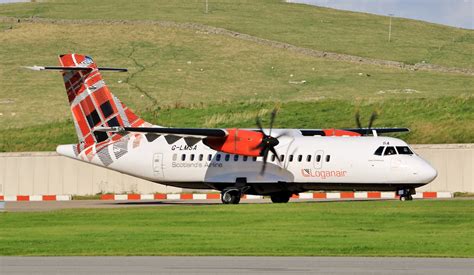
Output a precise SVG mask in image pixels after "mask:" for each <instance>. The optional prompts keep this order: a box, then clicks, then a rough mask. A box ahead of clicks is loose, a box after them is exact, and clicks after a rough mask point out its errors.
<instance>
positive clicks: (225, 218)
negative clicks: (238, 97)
mask: <svg viewBox="0 0 474 275" xmlns="http://www.w3.org/2000/svg"><path fill="white" fill-rule="evenodd" d="M473 207H474V201H473V200H449V201H434V200H433V201H412V202H404V203H401V202H399V201H375V202H318V203H290V204H285V205H277V204H263V205H262V204H241V205H231V206H229V205H212V206H205V205H200V206H175V207H160V208H155V207H153V208H127V209H112V210H110V209H80V210H78V209H76V210H62V211H54V212H36V213H0V223H1V225H2V226H1V227H0V255H257V256H261V255H281V256H283V255H284V256H296V255H298V256H313V255H324V256H330V255H336V256H402V257H408V256H416V257H474V239H473V238H472V236H473V234H474V212H473V211H472V209H473Z"/></svg>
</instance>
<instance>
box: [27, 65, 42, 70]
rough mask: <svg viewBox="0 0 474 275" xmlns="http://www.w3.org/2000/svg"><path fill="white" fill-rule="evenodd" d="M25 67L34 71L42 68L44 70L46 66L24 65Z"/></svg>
mask: <svg viewBox="0 0 474 275" xmlns="http://www.w3.org/2000/svg"><path fill="white" fill-rule="evenodd" d="M23 68H25V69H28V70H32V71H41V70H44V67H41V66H36V65H34V66H23Z"/></svg>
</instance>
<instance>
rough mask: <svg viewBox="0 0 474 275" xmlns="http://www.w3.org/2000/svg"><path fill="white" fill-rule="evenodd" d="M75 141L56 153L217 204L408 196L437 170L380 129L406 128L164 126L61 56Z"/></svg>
mask: <svg viewBox="0 0 474 275" xmlns="http://www.w3.org/2000/svg"><path fill="white" fill-rule="evenodd" d="M59 60H60V63H61V66H60V67H38V66H34V67H30V68H31V69H34V70H58V71H61V72H62V74H63V78H64V84H65V86H66V91H67V97H68V99H69V103H70V106H71V111H72V115H73V118H74V125H75V127H76V132H77V137H78V139H79V143H78V144H69V145H59V146H58V147H57V152H58V153H59V154H61V155H64V156H67V157H70V158H74V159H78V160H81V161H85V162H89V163H92V164H95V165H99V166H104V167H106V168H108V169H112V170H115V171H119V172H122V173H125V174H129V175H133V176H136V177H140V178H143V179H147V180H150V181H153V182H157V183H162V184H166V185H171V186H176V187H183V188H192V189H217V190H219V191H221V192H222V196H221V197H222V202H223V203H225V204H237V203H239V201H240V198H241V196H242V195H243V194H255V195H269V196H270V197H271V200H272V201H273V202H275V203H284V202H288V200H289V199H290V197H291V195H292V194H296V193H299V192H304V191H308V190H339V191H343V190H351V191H371V190H377V191H396V192H397V194H398V195H399V196H400V199H401V200H411V199H412V194H414V193H415V188H417V187H420V186H422V185H425V184H427V183H429V182H431V181H432V180H433V179H434V178H435V177H436V175H437V172H436V170H435V169H433V167H431V166H430V165H429V164H428V163H427V162H426V161H424V160H423V159H422V158H420V157H419V156H417V155H416V154H414V153H413V151H412V150H411V149H410V147H409V146H408V145H407V144H406V143H405V142H404V141H402V140H400V139H396V138H391V137H383V136H379V134H383V133H392V132H407V131H408V129H406V128H371V124H372V121H373V119H374V118H375V117H372V118H371V122H370V124H369V127H368V128H361V127H360V122H359V119H358V117H357V122H358V125H359V128H351V129H272V127H273V121H274V119H275V115H276V112H275V111H274V112H272V115H271V122H270V128H269V129H263V127H262V125H261V122H260V119H259V118H257V126H258V129H236V128H231V129H202V128H167V127H161V126H157V125H152V124H150V123H148V122H145V121H144V120H143V119H141V118H140V117H138V116H137V115H135V114H134V113H133V112H132V111H131V110H130V109H129V108H128V107H127V106H125V105H124V104H123V103H121V102H120V101H119V99H118V98H116V97H115V96H114V95H112V93H111V92H110V90H109V88H108V87H107V86H106V85H105V82H104V81H103V80H102V76H101V74H100V71H101V70H102V71H126V69H115V68H98V67H97V66H96V64H95V63H94V61H93V60H92V59H91V58H90V57H88V56H84V55H79V54H66V55H61V56H60V57H59Z"/></svg>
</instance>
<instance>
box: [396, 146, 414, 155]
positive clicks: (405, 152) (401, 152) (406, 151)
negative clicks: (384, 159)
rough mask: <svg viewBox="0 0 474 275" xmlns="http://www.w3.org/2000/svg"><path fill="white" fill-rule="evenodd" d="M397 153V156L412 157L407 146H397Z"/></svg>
mask: <svg viewBox="0 0 474 275" xmlns="http://www.w3.org/2000/svg"><path fill="white" fill-rule="evenodd" d="M397 151H398V154H399V155H413V152H412V151H411V150H410V148H408V146H397Z"/></svg>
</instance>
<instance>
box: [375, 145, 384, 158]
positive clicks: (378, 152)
mask: <svg viewBox="0 0 474 275" xmlns="http://www.w3.org/2000/svg"><path fill="white" fill-rule="evenodd" d="M383 148H384V147H383V146H380V147H379V148H377V150H375V153H374V155H376V156H381V155H382V152H383Z"/></svg>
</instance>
